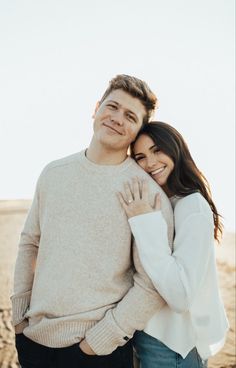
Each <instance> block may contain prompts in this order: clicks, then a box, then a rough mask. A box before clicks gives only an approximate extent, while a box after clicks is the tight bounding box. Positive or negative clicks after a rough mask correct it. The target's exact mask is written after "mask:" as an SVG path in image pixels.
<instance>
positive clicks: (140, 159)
mask: <svg viewBox="0 0 236 368" xmlns="http://www.w3.org/2000/svg"><path fill="white" fill-rule="evenodd" d="M134 158H135V161H136V162H137V163H138V165H139V166H141V167H142V168H143V169H144V170H145V171H146V172H147V173H148V174H149V175H151V176H152V178H153V179H154V180H155V181H156V182H157V183H158V184H159V185H160V186H165V185H166V183H167V180H168V177H169V176H170V173H171V172H172V171H173V169H174V162H173V160H172V159H171V158H170V157H169V156H167V155H166V154H165V153H164V152H162V151H161V150H160V149H159V148H158V147H157V146H156V145H155V143H154V142H153V140H152V139H151V138H150V137H149V136H147V135H141V136H140V137H139V138H138V139H137V141H136V142H135V145H134ZM163 189H164V188H163Z"/></svg>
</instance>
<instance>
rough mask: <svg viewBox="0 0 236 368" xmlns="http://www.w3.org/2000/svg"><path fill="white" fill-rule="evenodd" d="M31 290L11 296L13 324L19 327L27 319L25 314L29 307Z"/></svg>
mask: <svg viewBox="0 0 236 368" xmlns="http://www.w3.org/2000/svg"><path fill="white" fill-rule="evenodd" d="M30 299H31V290H30V291H27V292H26V293H22V294H17V295H13V296H11V301H12V323H13V326H16V325H18V324H19V323H21V322H22V321H23V320H24V319H25V313H26V311H27V309H28V307H29V304H30Z"/></svg>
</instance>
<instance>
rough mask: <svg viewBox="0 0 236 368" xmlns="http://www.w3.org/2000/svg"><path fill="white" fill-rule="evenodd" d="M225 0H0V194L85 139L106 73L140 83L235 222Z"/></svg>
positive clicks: (30, 184) (29, 183) (25, 191)
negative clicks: (130, 77)
mask: <svg viewBox="0 0 236 368" xmlns="http://www.w3.org/2000/svg"><path fill="white" fill-rule="evenodd" d="M234 8H235V2H234V0H227V1H225V0H198V1H197V0H145V1H142V0H119V1H109V0H99V1H96V0H86V1H85V0H84V1H83V0H79V1H78V0H40V1H36V0H35V1H32V0H21V1H16V0H8V1H4V0H0V80H1V83H0V103H1V108H0V139H1V140H0V167H1V181H0V199H16V198H24V199H25V198H31V197H32V195H33V192H34V187H35V183H36V179H37V177H38V176H39V174H40V172H41V170H42V168H43V167H44V165H45V164H47V163H48V162H49V161H51V160H54V159H58V158H61V157H63V156H66V155H68V154H71V153H74V152H77V151H79V150H81V149H82V148H84V147H86V146H87V145H88V143H89V141H90V138H91V135H92V118H91V116H92V113H93V110H94V107H95V104H96V102H97V101H98V100H99V98H100V97H101V95H102V94H103V92H104V90H105V88H106V87H107V85H108V82H109V80H110V79H111V78H112V77H114V76H115V75H116V74H119V73H125V74H131V75H134V76H137V77H139V78H141V79H144V80H145V81H147V82H148V84H149V85H150V87H151V88H152V89H153V90H154V92H155V93H156V94H157V96H158V98H159V104H160V107H159V110H158V111H157V114H156V119H158V120H162V121H165V122H169V123H170V124H173V125H174V126H175V127H176V128H177V129H178V130H179V131H180V132H181V133H182V134H183V136H184V137H185V138H186V141H187V142H188V144H189V146H190V149H191V151H192V154H193V157H194V158H195V160H196V163H197V165H198V166H199V167H200V168H201V170H202V171H203V172H204V173H205V175H206V176H207V178H208V179H209V181H210V184H211V187H212V192H213V195H214V197H215V201H216V203H217V205H218V207H219V211H220V212H221V213H222V215H223V216H224V218H225V226H226V228H227V229H229V230H233V229H234V224H235V211H234V203H235V194H234V188H235V175H234V168H235V154H234V153H235V152H234V137H235V134H234V133H235V130H234V129H235V128H234V118H235V116H234V98H235V94H234V91H235V90H234V87H235V84H234V37H235V36H234Z"/></svg>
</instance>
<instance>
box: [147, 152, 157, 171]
mask: <svg viewBox="0 0 236 368" xmlns="http://www.w3.org/2000/svg"><path fill="white" fill-rule="evenodd" d="M155 164H156V159H155V157H154V156H153V155H151V156H150V157H147V167H148V168H149V169H150V168H152V167H153V166H154V165H155Z"/></svg>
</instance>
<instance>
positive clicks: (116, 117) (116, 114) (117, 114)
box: [111, 111, 124, 125]
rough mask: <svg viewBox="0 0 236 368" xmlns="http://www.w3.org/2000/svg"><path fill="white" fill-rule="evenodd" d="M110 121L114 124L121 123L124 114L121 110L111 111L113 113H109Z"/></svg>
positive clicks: (122, 122)
mask: <svg viewBox="0 0 236 368" xmlns="http://www.w3.org/2000/svg"><path fill="white" fill-rule="evenodd" d="M111 121H112V122H113V123H115V124H118V125H123V124H124V116H123V113H122V111H113V113H112V115H111Z"/></svg>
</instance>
